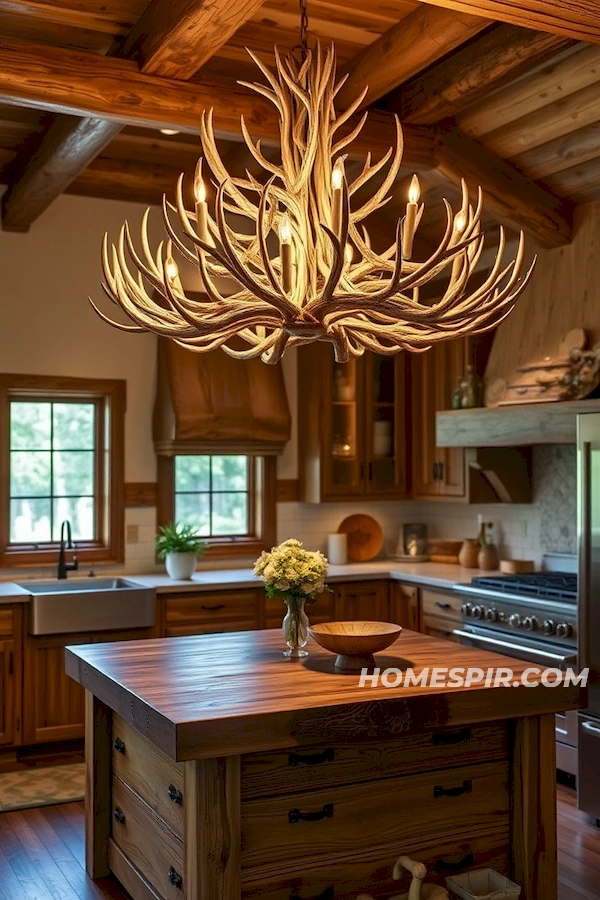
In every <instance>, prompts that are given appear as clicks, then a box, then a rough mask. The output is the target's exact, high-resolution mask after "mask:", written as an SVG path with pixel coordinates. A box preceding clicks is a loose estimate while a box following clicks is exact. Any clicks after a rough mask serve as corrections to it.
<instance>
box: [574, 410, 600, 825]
mask: <svg viewBox="0 0 600 900" xmlns="http://www.w3.org/2000/svg"><path fill="white" fill-rule="evenodd" d="M577 493H578V497H577V518H578V522H577V534H578V556H579V574H578V616H577V618H578V629H577V631H578V643H577V650H578V663H579V667H580V669H581V668H585V667H589V669H590V674H592V672H594V671H595V672H598V671H600V413H586V414H583V415H580V416H578V417H577ZM588 695H589V701H588V709H586V710H581V711H580V712H579V714H578V719H579V729H578V730H579V735H578V737H579V775H578V779H577V786H578V804H579V808H580V809H581V810H583V811H584V812H587V813H590V814H591V815H593V816H595V817H596V818H597V819H599V820H600V765H599V760H600V685H596V686H595V685H593V684H590V688H589V694H588Z"/></svg>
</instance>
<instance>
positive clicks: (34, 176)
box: [2, 0, 263, 232]
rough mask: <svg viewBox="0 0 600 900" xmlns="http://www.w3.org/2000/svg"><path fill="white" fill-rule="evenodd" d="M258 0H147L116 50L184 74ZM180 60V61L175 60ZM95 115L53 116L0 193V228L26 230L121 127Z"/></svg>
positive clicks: (153, 69) (145, 67)
mask: <svg viewBox="0 0 600 900" xmlns="http://www.w3.org/2000/svg"><path fill="white" fill-rule="evenodd" d="M262 2H263V0H235V2H231V0H184V2H182V3H178V4H174V3H172V2H171V0H152V2H151V3H150V5H149V6H148V7H147V9H146V11H145V12H144V13H143V15H142V16H141V17H140V19H139V20H138V22H137V24H136V25H135V26H134V28H133V29H132V31H131V33H130V35H129V39H128V40H127V41H126V43H125V46H124V47H122V48H120V50H119V55H120V56H126V57H129V58H131V59H134V58H135V60H136V61H137V62H138V64H139V66H140V68H141V70H142V72H148V73H154V74H156V75H160V76H169V77H175V78H183V79H185V78H187V77H190V76H191V75H193V74H194V73H195V72H196V71H197V70H198V69H199V68H200V66H202V65H203V63H204V62H206V60H207V59H209V58H210V57H211V56H212V54H213V53H215V52H216V51H217V50H218V49H219V47H221V46H222V45H223V44H224V43H225V42H226V41H227V40H228V39H229V37H230V36H231V34H232V33H233V31H235V30H236V29H237V28H238V27H239V25H241V24H242V23H243V22H244V21H245V20H246V19H247V18H250V16H251V15H252V14H253V13H254V12H255V10H256V9H257V8H258V7H259V6H260V4H261V3H262ZM178 61H179V62H178ZM122 127H123V124H122V123H121V122H118V121H114V120H109V119H105V118H99V117H98V116H92V117H88V116H85V117H83V118H75V117H73V116H64V115H60V116H57V118H56V119H55V121H54V122H53V124H52V125H51V126H50V127H49V129H48V131H47V132H46V134H45V135H44V136H43V137H42V139H41V141H40V143H39V145H38V147H37V149H36V150H35V152H34V153H33V155H32V156H29V155H28V156H27V157H26V158H23V160H22V161H21V165H20V169H18V170H17V174H16V176H15V178H14V179H13V180H12V181H11V183H10V185H9V187H8V189H7V191H6V193H5V194H4V196H3V198H2V228H3V229H4V230H5V231H21V232H24V231H27V230H28V229H29V227H30V225H31V223H32V222H34V221H35V219H36V218H37V217H38V216H39V215H41V213H42V212H43V211H44V210H45V209H47V208H48V206H49V205H50V204H51V203H52V201H53V200H55V199H56V197H58V196H59V195H60V194H62V193H63V191H65V190H66V188H67V187H68V186H69V184H70V183H71V182H72V181H73V180H74V179H75V178H77V176H78V175H79V174H80V173H81V172H82V171H83V170H84V169H85V168H86V166H88V165H89V164H90V162H91V161H92V160H93V159H95V158H96V156H98V154H100V153H101V152H102V150H104V148H105V147H106V146H107V144H109V143H110V141H111V140H112V139H113V138H114V137H115V136H116V135H117V134H118V133H119V132H120V131H121V129H122Z"/></svg>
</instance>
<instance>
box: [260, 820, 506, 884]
mask: <svg viewBox="0 0 600 900" xmlns="http://www.w3.org/2000/svg"><path fill="white" fill-rule="evenodd" d="M448 832H450V833H446V834H444V835H443V836H441V837H440V838H439V839H436V841H435V842H432V841H431V840H429V839H427V840H421V839H419V838H415V837H409V838H407V839H406V840H405V841H404V842H403V843H402V844H401V845H400V846H398V847H394V848H388V847H386V848H383V849H382V848H380V847H376V848H374V849H373V851H372V852H370V853H369V852H368V853H366V854H365V853H364V852H363V848H361V851H360V852H359V853H356V854H353V855H352V854H351V855H349V856H347V857H346V858H345V859H343V860H336V861H335V862H330V861H329V860H325V861H323V862H322V863H320V864H318V865H309V866H307V865H303V860H301V859H300V860H298V859H296V860H294V861H293V863H292V864H290V865H285V864H283V865H282V864H281V863H278V864H276V865H271V866H264V867H262V868H261V869H254V870H252V871H242V900H356V896H357V894H360V893H364V892H367V893H369V894H373V895H374V896H377V897H392V896H396V895H397V894H398V893H399V892H400V893H401V894H402V892H404V891H406V890H407V889H408V886H409V884H410V875H409V874H408V873H407V872H404V874H403V877H402V879H401V880H400V881H394V880H393V878H392V870H393V867H394V863H395V861H396V860H397V858H398V857H399V856H400V855H401V854H405V855H407V856H410V857H411V858H412V859H415V860H418V861H419V862H422V863H424V865H425V866H426V868H427V872H428V875H427V882H428V883H429V882H431V883H437V884H441V885H444V884H445V878H446V876H447V875H455V874H456V873H458V872H463V871H466V870H467V869H484V868H488V867H489V868H492V869H496V871H497V872H501V873H502V874H504V875H510V831H509V827H508V823H506V824H505V825H504V826H501V827H497V828H490V827H488V828H482V829H478V830H477V831H474V830H473V829H471V828H470V827H469V826H468V825H467V826H466V827H463V828H460V829H458V828H454V827H452V828H449V829H448Z"/></svg>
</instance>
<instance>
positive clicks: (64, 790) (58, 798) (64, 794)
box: [0, 763, 85, 812]
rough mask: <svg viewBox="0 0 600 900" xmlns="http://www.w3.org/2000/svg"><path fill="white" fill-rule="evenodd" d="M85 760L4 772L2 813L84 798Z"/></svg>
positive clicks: (0, 779) (0, 792) (1, 778)
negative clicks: (83, 761)
mask: <svg viewBox="0 0 600 900" xmlns="http://www.w3.org/2000/svg"><path fill="white" fill-rule="evenodd" d="M84 792H85V763H69V764H68V765H64V766H47V767H39V768H34V767H30V768H27V769H21V770H20V771H18V772H7V773H6V774H5V775H0V812H7V811H8V810H11V809H29V808H30V807H32V806H53V805H54V804H55V803H71V802H73V801H75V800H83V795H84Z"/></svg>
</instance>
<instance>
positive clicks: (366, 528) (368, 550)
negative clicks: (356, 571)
mask: <svg viewBox="0 0 600 900" xmlns="http://www.w3.org/2000/svg"><path fill="white" fill-rule="evenodd" d="M338 532H340V533H341V534H346V535H347V536H348V559H351V560H352V561H353V562H366V561H367V560H369V559H373V558H374V557H375V556H377V554H378V553H379V551H380V550H381V548H382V546H383V531H382V530H381V525H380V524H379V522H378V521H377V520H376V519H374V518H373V517H372V516H366V515H363V514H362V513H357V514H356V515H354V516H348V517H347V518H346V519H344V521H343V522H342V523H341V525H340V526H339V528H338Z"/></svg>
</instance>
